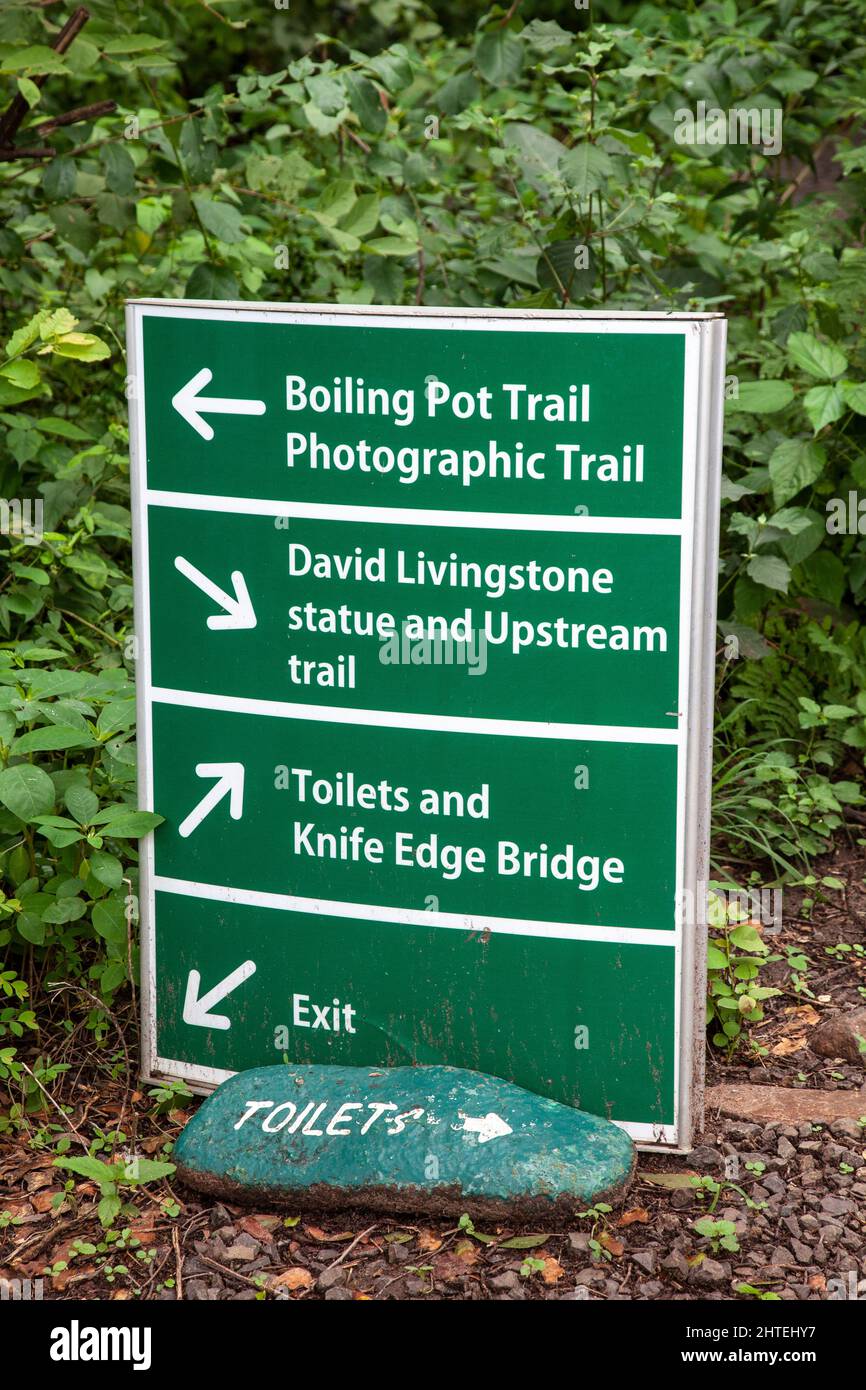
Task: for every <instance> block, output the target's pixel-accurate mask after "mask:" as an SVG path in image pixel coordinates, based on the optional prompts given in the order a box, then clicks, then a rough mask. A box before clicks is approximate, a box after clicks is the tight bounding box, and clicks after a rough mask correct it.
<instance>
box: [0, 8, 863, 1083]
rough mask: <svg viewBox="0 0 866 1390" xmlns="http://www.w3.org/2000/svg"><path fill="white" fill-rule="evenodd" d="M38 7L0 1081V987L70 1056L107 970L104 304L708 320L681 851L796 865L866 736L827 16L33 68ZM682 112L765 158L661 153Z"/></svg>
mask: <svg viewBox="0 0 866 1390" xmlns="http://www.w3.org/2000/svg"><path fill="white" fill-rule="evenodd" d="M72 9H73V7H72V5H68V4H62V3H61V4H52V5H47V6H45V5H38V4H35V3H29V2H26V3H25V2H24V0H22V2H21V3H16V0H11V2H10V0H6V3H5V4H4V6H3V8H2V10H0V78H2V83H3V88H4V91H5V93H6V96H5V98H4V105H6V104H8V102H9V101H11V100H12V99H13V98H14V97H15V96H16V95H18V96H20V97H21V98H22V99H23V101H24V102H25V104H26V106H27V108H28V114H27V115H26V118H25V119H24V121H23V123H22V125H21V127H20V129H19V131H18V133H17V136H16V141H17V144H18V146H20V147H22V148H32V147H34V146H35V147H39V146H42V145H46V144H47V145H49V146H50V147H51V148H52V150H53V152H54V153H53V155H52V157H50V158H34V157H26V156H25V157H20V158H17V159H13V160H11V161H10V160H8V159H7V160H6V161H5V162H2V163H0V227H2V230H0V260H2V268H0V285H2V309H0V342H2V343H3V344H4V345H5V347H4V349H3V351H2V354H0V425H2V435H3V437H2V444H0V497H2V498H6V499H28V498H29V499H36V498H38V499H40V500H41V501H42V503H43V506H44V526H45V536H44V539H43V541H42V543H41V544H38V545H36V544H28V543H27V541H26V539H22V538H21V537H16V535H15V534H14V527H12V526H9V525H7V526H6V527H5V531H6V532H7V534H4V535H0V950H2V951H4V952H5V953H6V962H5V967H4V969H3V970H2V971H0V990H2V991H3V992H4V993H5V995H6V1002H5V1007H2V1004H3V1001H2V999H0V1078H2V1077H5V1078H6V1080H7V1082H9V1083H10V1084H11V1085H13V1086H14V1087H15V1088H16V1094H19V1093H20V1095H21V1096H23V1103H24V1104H25V1105H32V1106H34V1107H35V1106H38V1105H40V1104H41V1103H42V1102H41V1091H40V1089H39V1083H38V1080H37V1079H36V1077H38V1076H40V1075H41V1076H46V1075H50V1063H48V1062H47V1061H46V1060H45V1059H42V1060H41V1061H40V1062H39V1064H38V1065H37V1066H36V1067H35V1068H34V1069H31V1070H28V1069H26V1068H22V1061H21V1059H20V1056H19V1054H18V1053H16V1048H17V1047H18V1039H20V1038H21V1037H22V1035H23V1034H25V1033H26V1032H27V1030H31V1029H33V1028H35V1026H36V1024H37V1022H38V1019H37V1016H36V1014H35V1013H34V1012H32V1011H31V1009H30V1007H29V1005H28V1000H27V994H28V991H29V992H30V995H31V1003H32V1002H33V1001H35V1002H36V1005H37V1007H38V1008H43V1007H44V1004H43V1001H44V999H45V990H46V986H47V985H48V983H49V982H51V981H52V980H59V979H65V980H77V981H78V982H79V988H81V987H83V988H84V989H85V990H86V991H87V993H86V994H85V995H84V996H82V997H83V998H84V999H85V1002H86V1007H87V1010H88V1011H87V1014H86V1027H87V1028H89V1029H90V1030H91V1031H92V1032H94V1033H95V1035H96V1037H97V1039H98V1040H102V1039H104V1038H105V1036H106V1033H107V1030H108V1023H107V1022H106V1014H105V1011H104V1008H103V1006H105V1008H107V1007H108V1006H110V1005H111V1003H112V1000H113V999H114V997H115V994H116V992H117V991H118V990H121V989H125V988H126V987H127V986H128V984H129V983H130V981H134V979H135V977H136V971H137V960H136V945H135V921H136V897H135V886H136V876H135V859H136V855H135V839H136V837H137V836H138V835H140V834H141V833H142V832H143V831H144V830H146V829H147V828H149V826H150V825H151V824H153V823H154V821H155V819H156V818H154V817H150V818H148V817H145V816H143V815H142V814H140V813H138V812H137V811H136V809H135V791H134V746H133V734H134V704H133V679H134V671H135V662H134V656H135V644H134V633H133V630H132V610H131V600H132V589H131V583H130V577H129V576H130V534H129V527H130V516H129V494H128V488H129V473H128V459H127V427H126V392H127V385H128V383H127V378H126V367H125V350H124V343H123V337H122V309H123V302H124V299H125V298H127V297H131V296H165V297H183V296H188V297H197V298H230V299H258V300H278V301H291V300H302V301H325V302H337V303H362V304H369V303H398V304H400V303H418V304H426V305H458V304H459V305H476V306H486V305H489V306H503V305H504V306H515V307H516V306H545V307H546V306H561V307H575V306H576V307H584V308H601V307H607V308H610V309H618V308H633V309H642V310H649V309H654V310H659V309H672V310H703V309H721V310H723V311H724V312H725V313H726V314H727V315H728V316H729V319H730V339H729V366H728V371H729V373H730V380H729V383H728V395H729V397H730V399H729V401H728V405H727V428H726V441H725V443H726V451H725V459H726V462H725V472H726V481H725V487H724V503H723V516H722V564H721V574H720V618H721V621H720V639H719V653H720V664H719V752H718V767H717V800H716V828H717V840H718V845H719V849H720V853H721V854H722V855H723V857H724V863H725V864H727V865H731V864H737V863H738V862H740V863H748V862H750V861H751V862H754V860H755V858H756V857H758V856H762V857H763V859H764V861H765V862H769V864H770V866H771V868H770V874H771V876H777V875H781V876H783V877H787V878H788V880H789V881H790V879H791V878H792V877H795V876H798V875H802V874H804V873H806V872H807V871H808V870H809V867H810V861H811V859H812V857H813V856H814V855H815V854H817V853H819V852H820V851H821V850H822V849H825V848H826V847H827V846H828V844H829V843H830V840H831V838H832V835H833V833H834V831H835V830H837V829H838V828H839V827H840V826H841V825H842V823H843V818H844V815H845V813H846V807H849V808H850V807H851V806H853V805H856V804H857V803H858V802H859V801H860V800H861V794H860V790H859V784H860V781H861V774H862V768H863V765H862V751H863V748H864V746H866V694H864V690H866V640H864V628H863V626H862V605H863V598H864V593H866V544H864V538H863V536H862V535H860V534H859V533H858V530H857V518H856V516H855V518H854V522H853V527H852V526H851V525H849V524H848V522H849V521H850V517H849V516H848V514H847V513H846V514H845V516H846V517H847V520H846V521H845V525H842V524H841V523H840V524H838V525H836V526H835V528H834V526H833V525H832V524H830V526H829V529H828V516H830V515H836V517H837V521H838V517H839V515H840V513H839V505H841V504H838V505H837V504H834V502H833V499H844V500H845V502H846V505H847V499H848V497H849V494H850V493H852V492H853V493H855V494H856V493H857V492H858V490H860V491H862V490H863V489H866V450H864V441H866V385H864V381H866V347H864V340H863V335H862V323H863V319H864V311H866V251H864V249H863V227H864V211H863V210H864V206H866V202H864V193H866V145H864V144H863V143H862V127H863V113H864V103H866V93H864V88H863V80H862V72H863V67H864V58H866V44H864V40H863V37H862V18H863V14H862V4H861V0H841V3H837V4H834V5H832V6H826V5H819V4H817V3H815V2H814V0H806V3H804V4H798V3H795V2H794V0H759V3H754V4H749V3H741V4H739V5H738V4H737V3H736V0H721V2H720V3H711V2H710V3H703V4H700V5H698V4H694V5H693V4H690V3H683V4H665V5H664V6H655V5H652V4H639V5H635V4H633V3H629V0H610V3H608V4H606V5H603V6H598V5H597V6H595V7H594V10H593V11H590V10H589V9H580V8H577V7H575V6H574V5H573V4H570V3H559V4H549V3H548V4H544V5H541V4H538V3H535V4H530V3H526V4H523V5H521V4H512V5H511V6H510V7H509V8H507V9H506V8H502V7H498V6H494V7H493V8H492V9H490V10H486V9H484V8H483V7H473V6H466V5H464V4H457V3H447V4H440V5H428V4H425V3H422V0H375V3H373V4H360V3H358V4H355V3H350V0H341V2H340V3H337V4H334V3H331V0H292V3H291V6H290V7H287V6H283V5H282V4H281V3H280V0H276V3H275V4H266V3H253V2H252V0H213V3H211V4H207V3H204V0H174V3H172V4H165V3H156V0H124V3H120V2H119V0H118V3H115V2H114V0H88V9H89V11H90V13H91V19H90V22H89V23H88V24H87V25H86V27H85V28H84V29H83V30H82V32H81V34H80V35H79V36H78V38H77V39H76V40H75V42H74V44H73V45H72V46H71V48H70V49H69V51H68V52H67V53H66V54H65V56H63V57H58V56H57V55H56V53H54V52H53V51H52V50H51V49H50V45H51V43H52V41H53V39H54V38H55V37H56V35H57V33H58V31H59V28H60V26H61V25H62V23H63V22H65V20H66V19H67V18H68V17H69V15H70V14H71V13H72ZM42 74H48V76H47V80H46V82H45V84H44V86H42V87H41V88H40V86H39V84H38V83H37V82H36V81H35V80H34V79H36V78H37V77H39V76H40V75H42ZM699 100H704V101H706V102H707V103H708V105H710V106H718V107H720V108H722V109H724V110H727V109H728V108H730V107H737V106H748V107H750V108H756V109H759V110H760V109H766V110H769V111H771V112H772V111H781V112H782V113H783V122H784V124H783V131H784V139H783V151H782V154H781V156H779V157H778V158H773V157H769V156H767V155H765V154H764V153H763V152H762V151H761V150H760V149H757V148H755V147H753V146H749V145H745V146H744V145H725V146H721V147H713V146H709V145H694V146H688V145H682V144H679V143H677V141H676V139H675V137H674V130H675V126H676V112H677V111H678V110H680V109H682V108H683V107H688V108H692V109H693V108H694V106H695V103H696V102H697V101H699ZM99 101H113V102H114V103H116V110H115V111H114V112H112V113H110V114H107V115H104V116H101V117H99V118H98V119H96V120H85V121H83V122H79V123H76V124H71V125H67V126H60V127H55V128H53V129H50V130H48V131H47V132H40V131H39V130H38V125H39V122H40V121H45V120H46V119H49V118H51V117H52V116H56V115H59V114H61V113H63V112H66V111H69V110H70V109H72V108H76V107H80V106H83V105H89V104H91V103H94V102H99ZM831 155H832V156H834V157H835V163H834V164H832V165H831V164H829V160H830V156H831ZM815 158H817V161H818V168H819V171H820V173H821V177H820V178H819V179H818V180H816V179H815V178H814V177H812V175H811V173H810V167H809V166H810V164H811V162H812V161H813V159H815ZM828 170H829V172H828ZM582 246H585V247H587V248H588V249H589V259H588V264H586V265H585V266H584V265H582V264H580V265H579V268H577V269H576V268H575V261H576V256H575V252H576V249H577V248H578V247H582ZM577 260H578V262H579V261H580V257H578V258H577ZM834 506H835V512H834ZM828 507H829V508H830V513H829V514H828ZM843 519H844V518H843ZM864 530H866V520H864ZM65 1026H66V1027H67V1028H72V1026H73V1024H72V1023H71V1021H70V1020H69V1018H66V1019H65ZM39 1067H42V1071H41V1072H40V1071H39ZM34 1071H35V1073H36V1075H35V1076H34Z"/></svg>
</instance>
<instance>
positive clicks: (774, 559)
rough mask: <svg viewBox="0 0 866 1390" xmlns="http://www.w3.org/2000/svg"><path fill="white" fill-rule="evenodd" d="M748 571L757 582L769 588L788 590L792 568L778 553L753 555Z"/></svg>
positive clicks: (781, 590)
mask: <svg viewBox="0 0 866 1390" xmlns="http://www.w3.org/2000/svg"><path fill="white" fill-rule="evenodd" d="M746 573H747V574H748V575H749V577H750V578H751V579H754V581H755V583H756V584H763V585H764V587H765V588H767V589H778V590H779V591H780V592H781V593H783V594H786V593H787V592H788V584H789V582H790V579H791V568H790V566H789V565H788V564H787V563H786V562H785V561H784V560H782V559H780V558H779V557H778V556H777V555H753V556H752V558H751V560H750V561H749V563H748V565H747V566H746Z"/></svg>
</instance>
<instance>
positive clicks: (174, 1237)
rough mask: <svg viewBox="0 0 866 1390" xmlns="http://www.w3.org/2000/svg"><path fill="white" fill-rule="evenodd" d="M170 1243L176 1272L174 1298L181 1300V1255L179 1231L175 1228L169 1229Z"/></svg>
mask: <svg viewBox="0 0 866 1390" xmlns="http://www.w3.org/2000/svg"><path fill="white" fill-rule="evenodd" d="M171 1243H172V1245H173V1246H174V1264H175V1269H176V1270H177V1276H176V1278H177V1285H176V1288H175V1297H176V1298H177V1299H181V1298H183V1255H182V1254H181V1252H180V1231H179V1230H178V1229H177V1226H172V1228H171Z"/></svg>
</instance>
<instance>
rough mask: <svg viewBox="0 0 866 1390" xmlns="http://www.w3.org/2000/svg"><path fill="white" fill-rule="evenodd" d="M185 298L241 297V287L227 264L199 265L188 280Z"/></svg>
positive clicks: (203, 263) (205, 263) (204, 263)
mask: <svg viewBox="0 0 866 1390" xmlns="http://www.w3.org/2000/svg"><path fill="white" fill-rule="evenodd" d="M183 293H184V298H185V299H240V297H241V287H240V285H239V284H238V281H237V279H236V277H235V275H234V272H233V271H231V270H229V268H228V266H225V265H210V264H209V263H208V262H206V261H204V262H202V264H201V265H197V266H196V268H195V270H194V271H193V273H192V275H191V276H190V277H189V279H188V280H187V282H186V288H185V290H184V292H183Z"/></svg>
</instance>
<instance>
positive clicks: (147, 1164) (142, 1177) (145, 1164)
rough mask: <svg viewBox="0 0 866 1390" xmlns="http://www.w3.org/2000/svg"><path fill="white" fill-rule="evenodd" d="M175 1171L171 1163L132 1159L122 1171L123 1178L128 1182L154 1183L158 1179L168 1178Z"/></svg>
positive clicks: (149, 1159) (150, 1159)
mask: <svg viewBox="0 0 866 1390" xmlns="http://www.w3.org/2000/svg"><path fill="white" fill-rule="evenodd" d="M175 1171H176V1168H175V1165H174V1164H173V1163H164V1162H161V1161H160V1160H158V1159H155V1158H132V1159H130V1161H129V1162H128V1163H127V1164H126V1166H125V1168H124V1170H123V1176H124V1178H126V1179H127V1180H128V1181H130V1182H156V1181H157V1179H159V1178H170V1177H171V1175H172V1173H174V1172H175Z"/></svg>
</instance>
